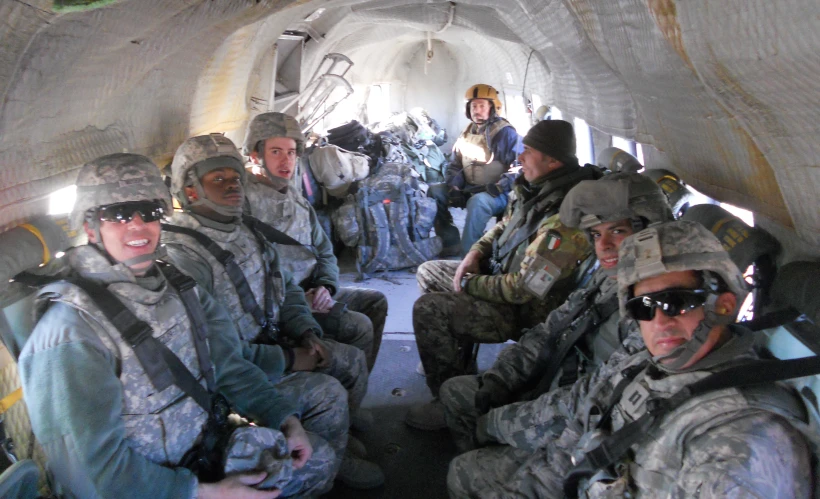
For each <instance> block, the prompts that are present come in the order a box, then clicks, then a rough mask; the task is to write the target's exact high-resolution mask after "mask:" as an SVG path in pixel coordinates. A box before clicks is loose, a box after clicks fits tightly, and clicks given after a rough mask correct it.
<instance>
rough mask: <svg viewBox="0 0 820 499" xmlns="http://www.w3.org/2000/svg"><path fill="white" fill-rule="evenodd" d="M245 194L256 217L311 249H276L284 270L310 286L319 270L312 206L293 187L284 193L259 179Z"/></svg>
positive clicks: (297, 280) (279, 247) (278, 246)
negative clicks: (315, 248)
mask: <svg viewBox="0 0 820 499" xmlns="http://www.w3.org/2000/svg"><path fill="white" fill-rule="evenodd" d="M245 195H246V197H247V199H248V202H249V204H250V209H251V214H252V215H253V216H254V217H256V218H258V219H259V220H261V221H263V222H265V223H266V224H268V225H271V226H273V227H274V228H276V229H278V230H280V231H281V232H284V233H285V234H287V235H289V236H290V237H292V238H294V239H296V240H297V241H299V242H300V243H302V244H303V245H305V246H307V247H302V246H284V245H281V244H279V245H277V246H276V251H277V252H278V253H279V257H280V258H279V259H280V265H281V267H282V269H283V270H287V271H288V272H290V273H291V275H292V276H293V282H296V283H299V284H300V285H301V284H303V283H306V281H308V280H309V278H310V277H311V276H312V275H313V271H314V269H315V268H316V255H315V254H314V253H313V251H311V249H310V248H311V247H312V246H313V237H312V236H313V227H312V226H311V223H310V211H311V208H310V204H308V202H307V200H306V199H305V198H304V197H302V195H301V194H300V193H299V191H298V190H297V189H294V188H293V186H291V187H289V188H288V190H287V192H285V193H284V194H283V193H281V192H279V191H277V190H276V189H274V188H272V187H269V186H267V185H265V184H264V183H262V182H260V181H258V180H256V179H255V178H254V179H252V180H251V181H250V182H248V185H247V188H246V189H245ZM306 284H309V283H306Z"/></svg>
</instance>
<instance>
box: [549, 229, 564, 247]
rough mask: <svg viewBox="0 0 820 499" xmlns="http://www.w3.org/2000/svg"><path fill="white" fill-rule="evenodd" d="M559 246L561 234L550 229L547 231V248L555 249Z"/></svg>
mask: <svg viewBox="0 0 820 499" xmlns="http://www.w3.org/2000/svg"><path fill="white" fill-rule="evenodd" d="M560 246H561V234H559V233H558V231H555V230H551V231H549V232H547V249H548V250H550V251H554V250H557V249H558V248H559V247H560Z"/></svg>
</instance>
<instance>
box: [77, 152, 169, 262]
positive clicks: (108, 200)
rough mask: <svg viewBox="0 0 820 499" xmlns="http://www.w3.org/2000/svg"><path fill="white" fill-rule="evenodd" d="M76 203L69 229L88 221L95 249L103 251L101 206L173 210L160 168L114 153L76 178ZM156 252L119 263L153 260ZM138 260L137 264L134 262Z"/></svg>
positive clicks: (89, 165)
mask: <svg viewBox="0 0 820 499" xmlns="http://www.w3.org/2000/svg"><path fill="white" fill-rule="evenodd" d="M76 185H77V200H76V201H75V203H74V208H73V210H72V211H71V220H70V221H71V226H72V228H73V229H74V230H80V229H81V228H82V226H83V222H87V223H88V226H89V228H90V229H91V230H93V231H94V234H95V236H96V240H97V243H95V244H96V245H97V247H98V248H99V249H100V250H102V251H105V248H104V247H103V246H102V237H101V235H100V219H99V217H98V216H95V215H96V214H97V210H98V209H99V208H100V207H103V206H108V205H111V204H117V203H127V202H131V201H156V202H158V203H159V204H160V206H161V207H162V209H163V211H164V213H166V214H167V213H170V211H171V209H172V204H171V193H170V192H168V187H166V185H165V182H163V180H162V175H161V174H160V171H159V168H157V165H155V164H154V163H153V162H152V161H151V160H150V159H148V158H147V157H145V156H142V155H139V154H129V153H117V154H109V155H107V156H101V157H99V158H97V159H94V160H92V161H89V162H88V163H86V164H85V165H83V167H82V168H80V173H79V174H78V175H77V182H76ZM156 257H157V253H156V252H155V253H154V254H151V255H144V256H142V257H137V259H132V260H131V261H126V262H122V263H123V264H125V265H126V266H130V265H134V264H137V263H141V262H143V261H147V260H149V259H156ZM137 260H138V261H137Z"/></svg>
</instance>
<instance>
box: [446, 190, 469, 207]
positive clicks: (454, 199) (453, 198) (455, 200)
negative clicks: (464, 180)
mask: <svg viewBox="0 0 820 499" xmlns="http://www.w3.org/2000/svg"><path fill="white" fill-rule="evenodd" d="M447 201H448V203H449V204H450V206H455V207H456V208H463V207H465V206H466V205H467V196H466V194H465V193H464V191H461V190H459V189H453V188H450V191H449V192H447Z"/></svg>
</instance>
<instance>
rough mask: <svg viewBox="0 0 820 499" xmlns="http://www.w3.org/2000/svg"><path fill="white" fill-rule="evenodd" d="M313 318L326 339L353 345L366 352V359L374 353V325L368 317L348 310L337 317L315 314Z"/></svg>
mask: <svg viewBox="0 0 820 499" xmlns="http://www.w3.org/2000/svg"><path fill="white" fill-rule="evenodd" d="M313 318H314V319H316V322H318V323H319V326H321V327H322V331H324V333H325V336H324V337H325V338H328V339H331V340H335V341H338V342H339V343H344V344H345V345H352V346H354V347H356V348H358V349H359V350H361V351H362V352H364V354H365V357H366V358H369V356H370V355H371V354H372V353H373V323H372V322H370V319H369V318H368V317H367V316H366V315H364V314H362V313H359V312H354V311H353V310H350V309H346V310H345V311H344V312H342V313H341V314H339V315H335V316H334V315H333V314H320V313H315V312H314V314H313Z"/></svg>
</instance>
